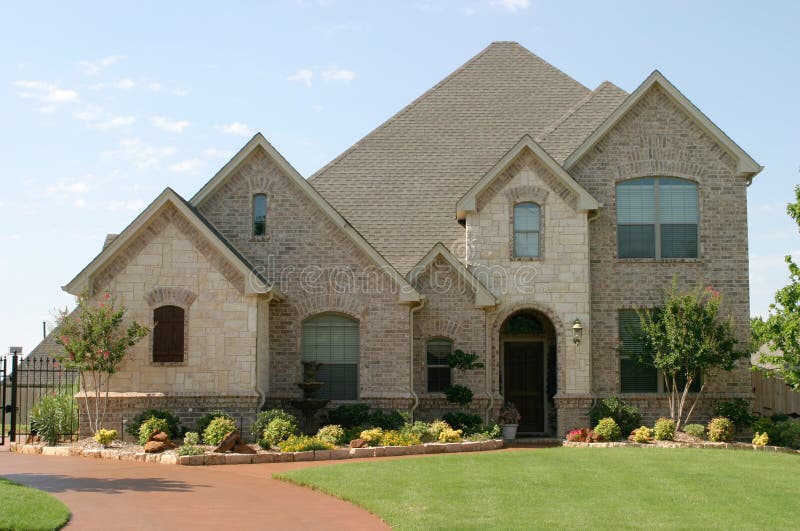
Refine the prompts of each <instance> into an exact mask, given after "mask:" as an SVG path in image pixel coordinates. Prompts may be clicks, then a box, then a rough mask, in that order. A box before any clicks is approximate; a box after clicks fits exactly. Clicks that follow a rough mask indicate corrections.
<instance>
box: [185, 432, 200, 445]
mask: <svg viewBox="0 0 800 531" xmlns="http://www.w3.org/2000/svg"><path fill="white" fill-rule="evenodd" d="M183 444H187V445H190V446H197V445H198V444H200V434H199V433H197V432H196V431H187V432H186V434H185V435H184V436H183Z"/></svg>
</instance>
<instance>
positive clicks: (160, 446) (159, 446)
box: [144, 441, 175, 454]
mask: <svg viewBox="0 0 800 531" xmlns="http://www.w3.org/2000/svg"><path fill="white" fill-rule="evenodd" d="M173 448H175V445H174V444H173V443H172V442H171V441H167V442H162V441H148V442H147V444H145V445H144V452H145V453H146V454H159V453H161V452H163V451H164V450H171V449H173Z"/></svg>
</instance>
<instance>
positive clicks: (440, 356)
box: [426, 338, 453, 393]
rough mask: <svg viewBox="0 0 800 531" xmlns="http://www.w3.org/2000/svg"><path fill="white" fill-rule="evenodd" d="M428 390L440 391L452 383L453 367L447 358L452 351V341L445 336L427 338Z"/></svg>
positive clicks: (431, 391) (432, 391) (430, 391)
mask: <svg viewBox="0 0 800 531" xmlns="http://www.w3.org/2000/svg"><path fill="white" fill-rule="evenodd" d="M426 350H427V363H428V392H429V393H441V392H444V390H445V389H447V388H448V387H450V386H451V385H453V369H452V368H451V367H450V364H449V363H448V362H447V358H448V357H449V356H450V354H451V353H452V352H453V342H452V341H450V340H449V339H445V338H436V339H430V340H428V344H427V349H426Z"/></svg>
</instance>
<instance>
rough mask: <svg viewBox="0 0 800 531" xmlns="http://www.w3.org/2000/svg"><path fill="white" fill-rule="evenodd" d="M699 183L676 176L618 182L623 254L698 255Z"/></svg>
mask: <svg viewBox="0 0 800 531" xmlns="http://www.w3.org/2000/svg"><path fill="white" fill-rule="evenodd" d="M698 218H699V214H698V199H697V184H695V183H693V182H691V181H687V180H684V179H676V178H674V177H649V178H645V179H632V180H630V181H625V182H621V183H619V184H618V185H617V253H618V256H619V257H620V258H656V259H659V258H697V256H698V249H697V248H698V245H697V239H698V236H697V233H698V230H697V229H698Z"/></svg>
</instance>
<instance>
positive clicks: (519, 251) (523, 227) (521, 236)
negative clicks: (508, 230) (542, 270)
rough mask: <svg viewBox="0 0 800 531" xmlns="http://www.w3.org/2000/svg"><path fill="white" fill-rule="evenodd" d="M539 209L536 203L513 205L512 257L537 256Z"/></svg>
mask: <svg viewBox="0 0 800 531" xmlns="http://www.w3.org/2000/svg"><path fill="white" fill-rule="evenodd" d="M541 214H542V211H541V208H540V207H539V205H537V204H536V203H519V204H518V205H514V256H515V257H517V258H531V257H536V256H539V243H540V230H541V217H542V216H541Z"/></svg>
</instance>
